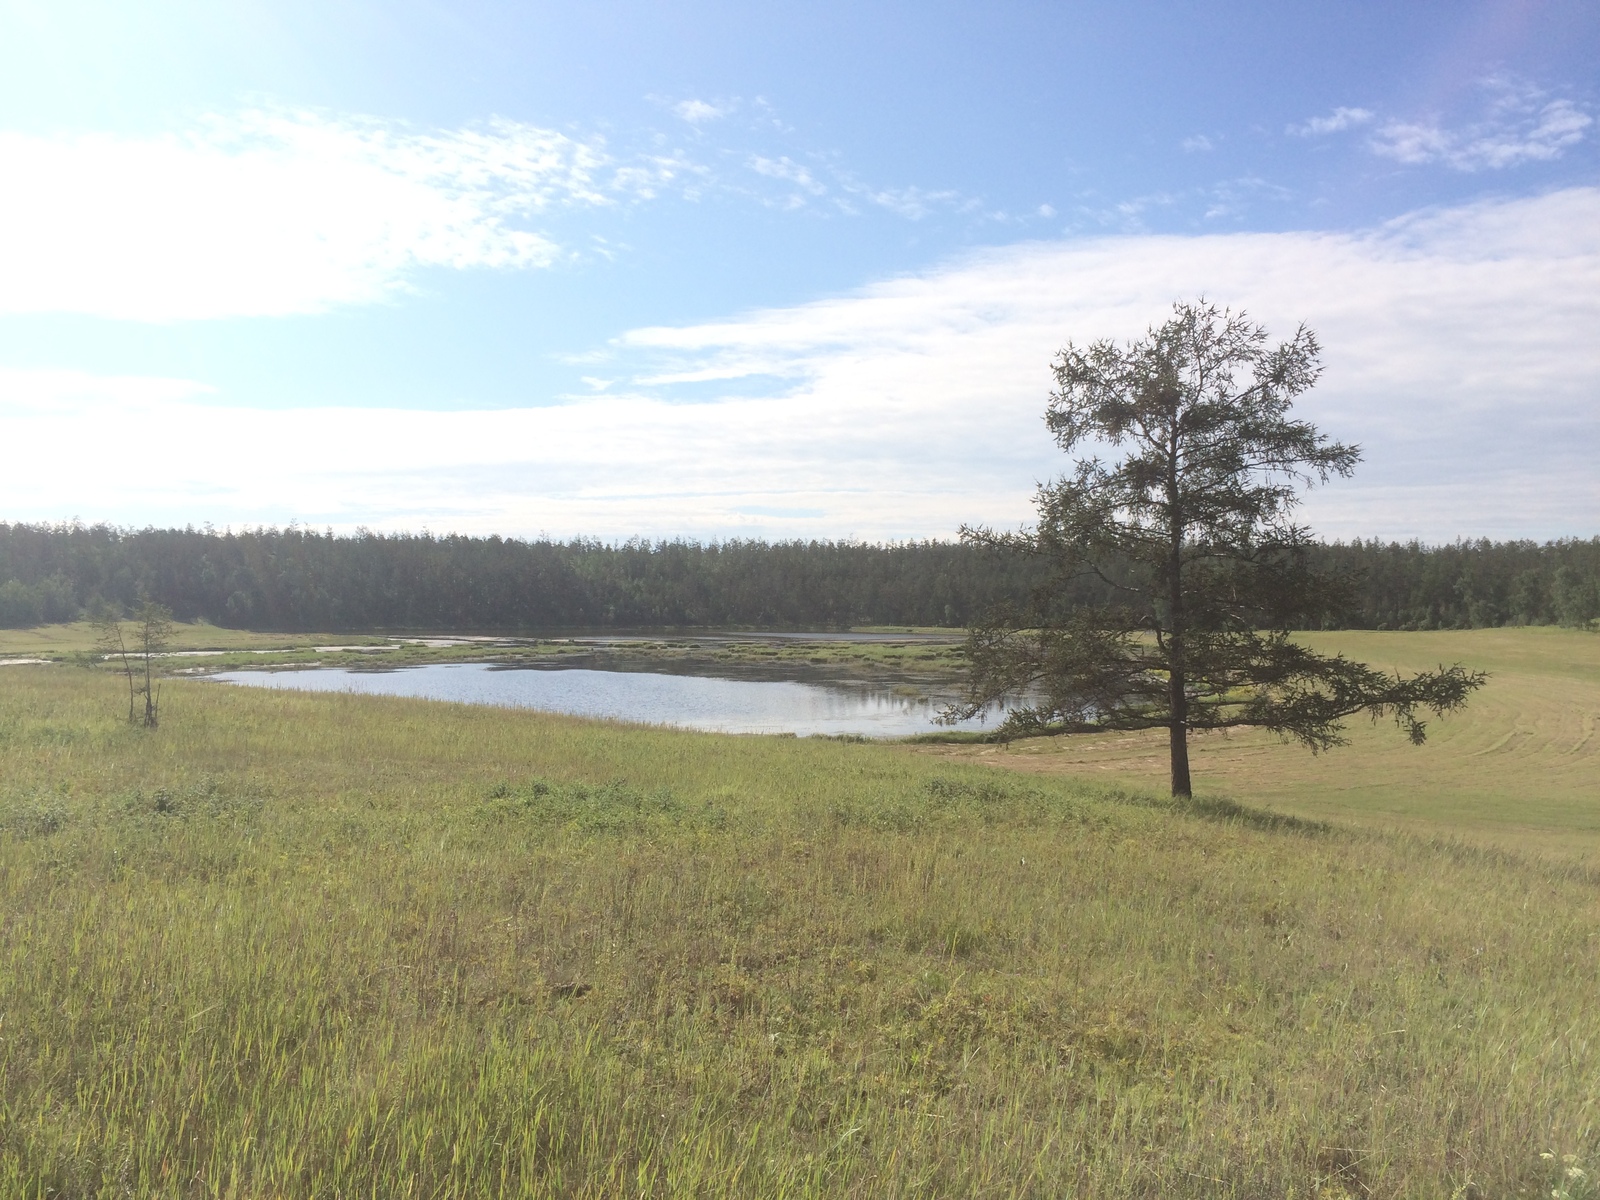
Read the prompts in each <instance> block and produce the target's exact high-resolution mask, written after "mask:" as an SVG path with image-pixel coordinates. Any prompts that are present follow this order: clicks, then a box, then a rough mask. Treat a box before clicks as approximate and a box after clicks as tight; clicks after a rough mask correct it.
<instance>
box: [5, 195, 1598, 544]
mask: <svg viewBox="0 0 1600 1200" xmlns="http://www.w3.org/2000/svg"><path fill="white" fill-rule="evenodd" d="M1202 292H1204V293H1207V294H1209V295H1210V296H1212V297H1214V298H1215V299H1217V300H1219V301H1223V302H1228V303H1233V304H1235V305H1243V306H1245V307H1246V308H1248V309H1249V310H1250V312H1251V313H1252V315H1253V316H1255V317H1257V318H1258V319H1261V320H1264V321H1265V322H1267V324H1268V325H1269V327H1270V328H1271V329H1272V331H1273V332H1274V333H1276V334H1279V335H1286V334H1287V333H1288V332H1289V331H1290V330H1292V328H1293V327H1294V325H1295V324H1296V323H1297V322H1299V321H1301V320H1304V321H1307V322H1309V323H1310V324H1311V325H1312V326H1313V327H1314V328H1315V329H1316V330H1317V331H1318V333H1319V334H1320V335H1321V336H1322V338H1323V341H1324V343H1325V345H1326V346H1327V347H1328V350H1327V365H1328V371H1327V374H1326V376H1325V377H1324V380H1323V382H1322V383H1321V384H1320V385H1319V386H1318V387H1317V389H1316V390H1315V391H1314V392H1312V393H1311V394H1310V395H1309V396H1308V397H1307V398H1306V399H1305V401H1304V403H1303V406H1302V407H1303V411H1304V413H1305V415H1306V416H1308V417H1309V418H1310V419H1312V420H1314V421H1316V422H1318V423H1319V424H1320V425H1321V426H1322V427H1323V428H1325V429H1326V430H1327V431H1328V432H1329V433H1332V434H1333V435H1335V436H1337V437H1340V438H1346V439H1350V440H1354V441H1358V442H1360V443H1362V444H1363V445H1364V446H1365V448H1366V451H1367V461H1366V462H1365V463H1364V464H1363V466H1362V469H1361V470H1360V471H1359V472H1358V474H1357V476H1356V478H1355V479H1354V480H1353V481H1350V482H1341V483H1339V484H1337V485H1335V486H1330V487H1328V488H1325V489H1319V490H1318V491H1316V492H1314V493H1313V494H1312V500H1311V502H1310V504H1309V505H1308V507H1307V509H1306V515H1307V517H1308V519H1309V520H1310V521H1311V523H1312V524H1313V525H1314V527H1316V528H1317V529H1318V530H1319V531H1321V532H1323V533H1326V534H1329V535H1339V536H1346V537H1348V536H1353V535H1357V534H1360V535H1362V536H1371V535H1379V536H1396V537H1409V536H1421V537H1425V538H1430V539H1448V538H1452V537H1455V536H1458V535H1478V534H1488V535H1493V536H1501V537H1506V536H1532V537H1544V536H1551V535H1556V534H1565V533H1581V534H1583V535H1585V536H1587V535H1591V534H1592V533H1593V532H1594V530H1595V528H1597V527H1600V477H1597V476H1596V474H1595V472H1594V469H1593V463H1594V462H1595V461H1596V460H1597V459H1600V417H1597V415H1596V412H1595V408H1594V396H1595V394H1596V391H1597V389H1600V342H1597V341H1596V339H1595V338H1594V337H1593V336H1592V331H1593V330H1594V329H1595V328H1600V190H1596V189H1571V190H1567V191H1563V192H1556V193H1552V194H1549V195H1546V196H1543V197H1540V198H1537V199H1530V200H1518V201H1508V202H1495V203H1483V204H1476V205H1471V206H1467V207H1462V208H1455V209H1447V210H1432V211H1428V212H1424V213H1419V214H1416V215H1413V216H1411V217H1408V218H1405V219H1403V220H1400V221H1396V222H1391V223H1389V224H1387V225H1384V226H1382V227H1379V228H1375V229H1370V230H1366V231H1360V232H1354V233H1274V234H1227V235H1223V234H1211V235H1204V236H1195V237H1174V236H1163V237H1152V236H1136V237H1106V238H1098V239H1093V240H1084V241H1073V242H1038V243H1028V244H1023V245H1018V246H1012V247H1008V248H1005V249H1003V250H993V251H987V252H984V253H980V254H976V255H974V256H972V257H970V258H967V259H964V260H962V261H959V262H956V263H952V264H949V265H947V266H945V267H943V268H940V269H937V270H933V271H929V272H927V273H924V274H919V275H915V276H908V277H905V278H900V279H894V280H889V281H886V282H882V283H879V284H875V285H873V286H871V287H867V288H864V289H862V290H861V291H859V292H856V293H853V294H850V295H846V296H840V297H837V298H834V299H830V300H825V301H820V302H817V303H814V304H807V305H802V306H798V307H793V308H784V309H774V310H767V311H761V312H755V313H749V314H745V315H742V316H738V317H734V318H730V319H728V320H725V321H721V322H716V323H711V324H700V325H692V326H682V327H660V328H650V329H640V330H635V331H633V332H632V333H630V334H627V335H626V336H624V337H622V338H620V339H618V341H617V342H616V343H615V344H614V345H612V346H610V347H608V348H606V350H605V352H604V353H601V354H597V355H594V356H593V361H592V362H591V365H590V366H589V367H588V368H587V370H586V373H587V374H590V375H591V376H592V377H593V378H592V381H590V382H589V385H588V388H586V389H585V394H584V395H582V396H578V397H572V398H569V399H568V400H567V401H566V402H564V403H559V404H555V405H547V406H544V407H536V406H533V405H532V404H530V406H529V407H526V408H520V409H511V410H506V411H496V412H457V411H438V412H427V411H415V410H412V411H398V410H397V411H381V410H373V409H370V408H364V409H355V408H351V409H317V410H307V411H304V412H298V413H297V412H285V411H282V410H278V411H264V410H253V409H239V408H230V407H227V406H226V405H225V404H224V403H222V401H223V400H225V397H221V398H219V397H210V398H205V397H202V396H200V395H199V394H198V390H199V389H200V387H201V385H199V384H187V383H184V382H183V381H138V380H134V381H129V380H111V381H96V380H94V379H92V378H88V377H81V376H73V377H70V378H67V377H56V376H48V377H47V376H39V375H19V374H17V373H12V374H11V375H0V433H3V436H4V438H5V440H6V444H8V445H12V446H29V445H63V444H70V445H72V446H73V454H72V455H71V456H69V457H67V458H65V459H61V458H57V457H54V456H46V455H19V456H14V457H13V459H12V460H10V461H9V462H8V464H7V470H6V472H4V473H3V474H0V512H4V513H6V514H7V515H9V516H11V517H12V518H13V519H17V518H45V517H49V518H53V519H55V518H60V517H61V516H64V515H70V514H72V513H78V514H80V515H82V516H84V517H85V518H88V519H93V518H95V517H107V518H110V519H114V520H118V521H127V522H144V521H176V522H178V523H183V522H186V521H199V520H212V521H215V522H217V523H219V524H221V523H225V522H228V521H232V522H234V523H240V522H245V521H250V522H255V521H263V520H270V521H278V522H283V521H287V520H289V519H291V518H298V519H301V520H304V521H309V522H312V523H314V524H318V525H321V524H332V525H335V526H337V527H343V528H350V527H353V526H356V525H360V524H366V525H370V526H373V527H381V528H417V527H419V526H421V525H424V524H426V525H427V526H429V527H430V528H434V529H459V530H462V531H472V532H490V531H497V532H501V533H516V532H521V533H529V534H531V533H535V532H537V531H539V530H548V531H550V532H553V533H561V534H565V533H588V534H597V535H601V536H608V537H609V536H626V535H629V534H634V533H641V534H661V535H670V534H675V533H681V534H694V535H700V536H708V535H719V534H720V535H729V534H761V535H765V536H779V535H795V536H841V535H857V536H861V537H869V538H879V537H905V536H925V535H939V536H949V535H950V534H952V533H953V532H954V531H955V529H956V528H957V527H958V526H959V525H960V524H961V523H962V522H963V521H969V522H971V521H982V522H991V523H995V524H1000V525H1007V524H1012V523H1015V522H1019V521H1024V520H1026V519H1028V518H1029V516H1030V515H1031V506H1030V495H1031V492H1032V488H1033V484H1034V482H1035V481H1036V480H1039V479H1042V478H1045V477H1047V476H1049V475H1051V474H1053V473H1055V472H1057V471H1059V470H1061V469H1062V467H1063V465H1064V460H1063V459H1062V457H1061V456H1060V454H1059V453H1057V452H1055V451H1054V449H1053V448H1052V446H1051V444H1050V439H1049V437H1048V435H1047V433H1046V431H1045V430H1044V428H1043V424H1042V422H1041V419H1040V417H1041V413H1042V411H1043V405H1044V400H1045V396H1046V394H1047V392H1048V389H1049V385H1050V378H1049V371H1048V364H1049V362H1050V359H1051V357H1052V356H1053V355H1054V354H1055V352H1056V351H1057V350H1058V349H1059V348H1060V347H1061V345H1062V344H1063V343H1064V342H1065V341H1066V340H1067V339H1068V338H1072V339H1075V340H1077V341H1079V342H1082V341H1086V340H1090V339H1093V338H1096V337H1101V336H1109V337H1117V338H1123V337H1130V336H1133V335H1136V334H1138V333H1139V332H1140V331H1141V330H1142V329H1143V328H1144V327H1145V326H1146V325H1147V324H1148V323H1150V322H1153V321H1159V320H1160V319H1162V317H1163V316H1164V314H1165V313H1166V311H1167V310H1168V306H1169V305H1170V303H1171V302H1172V300H1173V299H1175V298H1178V297H1183V296H1194V295H1197V294H1200V293H1202ZM705 380H718V381H721V382H720V384H719V385H718V397H717V398H716V399H714V400H711V401H704V402H696V401H695V397H696V395H697V393H696V388H697V387H699V386H700V383H697V382H696V381H705ZM612 381H615V382H612ZM740 381H742V382H740ZM600 385H604V387H603V389H602V387H601V386H600ZM141 388H142V389H144V391H142V392H140V391H139V389H141ZM97 389H98V390H97ZM730 391H733V392H734V393H735V394H729V393H730ZM595 392H600V393H601V394H595ZM536 399H537V400H538V401H546V400H549V399H550V398H549V397H538V398H536ZM135 401H137V404H135ZM130 405H134V410H133V411H132V412H130V411H129V406H130ZM58 406H64V409H62V410H60V411H58ZM308 427H314V428H315V429H316V430H317V432H318V436H317V437H316V438H314V439H307V438H306V437H305V436H304V431H305V429H306V428H308ZM218 446H225V447H227V450H228V452H227V454H226V455H225V456H219V455H218V454H217V453H216V447H218ZM149 455H159V457H160V461H161V462H162V463H163V470H162V471H161V472H159V473H156V474H154V475H150V474H146V473H139V472H129V471H128V470H127V467H126V464H127V463H129V462H138V461H143V460H144V458H145V456H149Z"/></svg>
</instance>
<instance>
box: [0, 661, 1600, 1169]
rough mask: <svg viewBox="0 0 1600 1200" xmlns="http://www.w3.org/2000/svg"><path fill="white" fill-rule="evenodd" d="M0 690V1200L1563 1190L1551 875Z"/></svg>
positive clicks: (423, 726)
mask: <svg viewBox="0 0 1600 1200" xmlns="http://www.w3.org/2000/svg"><path fill="white" fill-rule="evenodd" d="M0 688H3V690H0V1195H5V1196H7V1197H10V1196H19V1197H23V1196H27V1197H33V1196H41V1197H42V1196H71V1197H80V1196H81V1197H88V1196H107V1197H110V1196H130V1195H131V1196H171V1197H202V1196H239V1197H245V1196H249V1197H290V1196H296V1197H298V1196H307V1197H309V1196H357V1195H360V1196H381V1197H390V1196H417V1197H424V1196H426V1197H436V1196H437V1197H480V1196H602V1195H604V1196H615V1195H649V1196H666V1195H729V1196H734V1195H737V1196H913V1195H915V1196H926V1195H961V1196H969V1195H971V1196H983V1195H1003V1196H1052V1197H1053V1196H1086V1197H1103V1196H1152V1197H1155V1196H1161V1197H1168V1196H1231V1197H1268V1196H1271V1197H1284V1196H1313V1195H1320V1196H1325V1197H1337V1196H1357V1197H1365V1196H1419V1197H1420V1196H1450V1195H1455V1196H1461V1197H1467V1196H1482V1197H1489V1196H1494V1197H1501V1196H1513V1195H1519V1194H1521V1195H1530V1196H1531V1195H1535V1194H1537V1195H1539V1196H1547V1195H1550V1193H1551V1190H1552V1188H1557V1187H1565V1188H1567V1189H1568V1190H1569V1191H1571V1192H1572V1194H1573V1195H1580V1194H1585V1193H1584V1192H1583V1188H1584V1185H1585V1184H1586V1182H1587V1180H1586V1178H1580V1177H1578V1176H1570V1177H1569V1176H1568V1175H1567V1174H1566V1172H1567V1170H1568V1168H1569V1166H1573V1167H1576V1168H1577V1169H1579V1170H1582V1169H1583V1165H1582V1164H1583V1163H1584V1162H1586V1161H1587V1160H1588V1158H1589V1156H1590V1155H1591V1154H1592V1153H1593V1151H1594V1149H1595V1143H1596V1126H1595V1120H1596V1100H1595V1096H1596V1092H1595V1088H1594V1080H1595V1078H1596V1077H1597V1074H1600V1010H1597V1009H1596V1007H1595V1005H1594V1003H1593V996H1594V994H1595V991H1594V989H1595V986H1596V983H1597V979H1596V948H1597V938H1600V891H1597V883H1600V880H1597V878H1596V877H1595V875H1594V874H1592V873H1591V872H1589V871H1587V870H1584V869H1582V868H1579V867H1575V866H1572V865H1570V864H1563V863H1559V862H1551V861H1546V860H1543V859H1540V858H1537V857H1519V856H1517V855H1514V854H1510V853H1503V852H1492V851H1487V850H1483V849H1479V848H1474V847H1471V846H1468V845H1465V844H1462V843H1460V842H1456V841H1451V840H1441V839H1435V838H1422V837H1416V836H1404V835H1392V834H1381V833H1377V832H1370V831H1362V830H1343V829H1339V828H1334V827H1326V826H1318V825H1315V824H1308V823H1305V822H1299V821H1293V820H1287V819H1283V818H1277V817H1272V816H1270V815H1263V814H1260V813H1257V812H1255V811H1253V810H1247V809H1237V808H1231V807H1229V806H1227V805H1223V804H1201V805H1197V806H1195V807H1194V808H1193V809H1190V810H1185V811H1179V810H1175V809H1173V808H1172V807H1171V806H1169V805H1167V804H1165V803H1164V802H1162V801H1160V800H1159V799H1154V798H1151V797H1149V796H1147V795H1140V794H1138V793H1131V794H1116V793H1104V792H1097V791H1091V790H1086V789H1085V788H1084V787H1083V786H1082V785H1081V784H1077V783H1073V782H1071V781H1065V780H1060V779H1053V778H1047V777H1025V776H1021V775H1017V774H997V773H995V772H993V771H991V770H988V769H985V768H983V767H980V766H977V765H973V764H965V763H959V762H956V763H952V762H947V761H940V760H937V759H934V758H930V757H926V756H919V755H916V754H913V753H910V752H908V751H907V750H905V749H903V748H899V747H885V746H875V745H854V744H844V743H837V742H827V741H817V740H797V739H784V738H733V737H719V736H713V735H700V734H693V733H684V732H671V731H664V730H653V729H643V728H627V727H617V726H607V725H601V724H595V723H586V722H581V721H576V720H566V719H561V718H554V717H547V716H541V715H538V714H532V713H526V712H515V711H499V710H489V709H471V708H466V707H458V706H449V705H439V704H431V703H427V702H422V701H407V700H390V699H383V698H374V697H356V696H337V695H297V694H293V693H277V692H264V691H254V690H244V689H239V690H233V689H226V688H223V687H220V686H218V685H214V684H204V683H197V682H184V681H173V682H171V683H169V684H168V685H167V688H168V691H167V692H166V693H164V695H165V700H164V707H163V711H164V722H163V726H162V727H161V728H160V729H159V730H156V731H144V730H139V729H134V728H130V727H128V726H126V725H123V724H120V723H119V722H117V721H116V719H115V717H116V714H117V713H118V711H119V703H120V701H119V696H118V693H117V691H116V687H115V683H114V681H111V680H108V679H105V678H103V677H100V676H97V675H94V674H92V673H90V672H87V671H81V670H76V669H69V668H64V667H56V668H37V669H36V668H6V673H5V674H4V675H3V676H0ZM1325 761H1328V762H1333V761H1336V760H1334V759H1332V758H1330V759H1328V760H1325ZM1542 1153H1543V1154H1548V1155H1554V1156H1556V1157H1553V1158H1545V1157H1541V1154H1542ZM1566 1154H1571V1155H1576V1156H1578V1158H1577V1160H1575V1162H1574V1163H1572V1164H1567V1163H1564V1162H1563V1161H1562V1160H1561V1158H1560V1157H1559V1156H1561V1155H1566Z"/></svg>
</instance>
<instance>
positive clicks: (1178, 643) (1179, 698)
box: [1167, 637, 1193, 800]
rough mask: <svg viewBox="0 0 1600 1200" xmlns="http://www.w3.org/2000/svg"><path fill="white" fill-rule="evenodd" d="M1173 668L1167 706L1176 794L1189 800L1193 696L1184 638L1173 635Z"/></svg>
mask: <svg viewBox="0 0 1600 1200" xmlns="http://www.w3.org/2000/svg"><path fill="white" fill-rule="evenodd" d="M1169 644H1170V646H1171V650H1170V653H1171V656H1172V657H1171V663H1170V665H1171V668H1172V669H1171V670H1170V671H1169V672H1168V674H1167V705H1168V708H1169V710H1170V712H1171V714H1172V724H1171V725H1169V726H1168V727H1167V732H1168V734H1169V735H1170V741H1171V749H1172V794H1173V795H1174V796H1181V797H1182V798H1183V799H1185V800H1187V799H1189V797H1190V796H1191V795H1193V792H1192V791H1191V790H1190V785H1189V697H1188V696H1187V695H1186V694H1185V693H1184V690H1183V689H1184V683H1185V680H1184V673H1183V639H1182V638H1181V637H1180V638H1173V639H1171V642H1170V643H1169Z"/></svg>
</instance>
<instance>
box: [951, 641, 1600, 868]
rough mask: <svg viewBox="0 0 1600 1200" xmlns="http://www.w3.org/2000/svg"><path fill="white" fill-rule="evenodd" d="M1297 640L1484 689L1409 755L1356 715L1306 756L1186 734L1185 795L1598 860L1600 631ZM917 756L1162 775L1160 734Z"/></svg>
mask: <svg viewBox="0 0 1600 1200" xmlns="http://www.w3.org/2000/svg"><path fill="white" fill-rule="evenodd" d="M1297 636H1300V637H1302V638H1304V640H1306V641H1308V642H1310V643H1312V644H1313V645H1314V646H1315V647H1316V648H1317V649H1319V650H1321V651H1323V652H1325V653H1340V652H1342V653H1345V654H1348V655H1350V656H1351V657H1353V658H1356V659H1359V660H1360V661H1362V662H1368V663H1371V664H1373V665H1374V666H1379V667H1383V668H1385V669H1389V670H1395V669H1398V670H1402V671H1419V670H1427V669H1429V668H1432V667H1436V666H1438V665H1439V664H1440V663H1445V664H1449V663H1456V662H1459V663H1462V664H1464V665H1466V666H1468V667H1471V668H1474V669H1476V670H1483V671H1487V672H1489V682H1488V683H1487V684H1486V685H1485V686H1484V687H1483V688H1482V690H1480V691H1479V692H1477V693H1476V694H1474V695H1473V697H1472V700H1471V702H1470V703H1469V704H1468V706H1467V707H1466V708H1465V709H1464V710H1462V711H1461V712H1459V713H1455V714H1452V715H1450V716H1448V717H1445V718H1444V719H1442V720H1430V721H1429V724H1428V742H1427V744H1426V745H1424V746H1420V747H1417V746H1412V745H1410V744H1409V743H1407V742H1406V740H1405V738H1404V737H1401V736H1400V735H1398V734H1397V733H1396V731H1395V728H1394V726H1393V724H1392V723H1390V722H1387V721H1380V722H1378V723H1376V724H1374V723H1373V722H1371V721H1369V720H1367V719H1366V718H1357V719H1355V720H1353V721H1351V722H1350V724H1349V727H1348V729H1347V730H1346V732H1347V734H1348V736H1349V738H1350V745H1348V746H1343V747H1339V748H1336V749H1334V750H1330V751H1328V752H1327V753H1325V754H1321V755H1315V756H1313V755H1311V754H1309V753H1307V752H1306V751H1305V750H1303V749H1301V748H1299V747H1298V746H1292V745H1285V744H1283V743H1282V742H1280V741H1279V740H1278V739H1277V738H1275V737H1273V736H1271V735H1270V734H1264V733H1255V732H1246V733H1240V732H1231V733H1226V734H1211V735H1208V736H1204V737H1197V738H1195V739H1194V741H1193V742H1192V744H1191V750H1190V754H1191V757H1192V759H1193V763H1194V780H1195V789H1196V791H1197V792H1199V793H1201V794H1205V795H1212V796H1227V797H1230V798H1232V799H1236V800H1239V801H1242V802H1245V803H1249V804H1253V805H1260V806H1265V807H1269V808H1271V809H1273V810H1275V811H1280V812H1286V813H1294V814H1297V815H1300V816H1307V817H1314V818H1327V819H1331V820H1338V821H1342V822H1350V821H1359V822H1362V823H1365V824H1368V825H1373V826H1381V827H1390V828H1394V827H1399V828H1410V829H1416V830H1420V831H1423V832H1430V831H1434V830H1447V831H1449V832H1450V833H1452V834H1454V835H1456V836H1463V837H1470V838H1473V839H1474V840H1478V841H1484V842H1488V843H1491V844H1494V845H1498V846H1508V847H1513V848H1518V849H1532V848H1537V849H1540V850H1545V851H1549V852H1552V853H1560V854H1575V855H1581V856H1585V857H1591V858H1596V859H1597V861H1600V735H1597V732H1596V730H1597V727H1600V635H1597V634H1594V633H1584V632H1579V631H1577V630H1570V629H1558V628H1555V627H1550V626H1545V627H1538V628H1524V629H1473V630H1459V631H1439V632H1428V633H1369V632H1361V631H1351V630H1347V631H1343V632H1339V633H1320V634H1302V635H1297ZM923 752H924V753H932V754H936V755H942V756H951V757H955V758H961V759H976V760H978V761H982V762H987V763H990V764H993V765H1000V766H1004V767H1006V768H1008V769H1010V770H1018V771H1028V772H1043V773H1047V774H1059V775H1064V776H1067V777H1072V778H1080V779H1081V778H1093V779H1100V780H1102V781H1104V782H1105V783H1106V784H1108V785H1111V786H1118V787H1129V788H1147V789H1156V788H1160V787H1163V786H1164V785H1165V782H1166V774H1165V772H1166V771H1167V742H1166V733H1165V732H1164V731H1151V732H1147V733H1140V734H1134V735H1128V734H1117V735H1097V736H1094V737H1082V738H1061V739H1043V740H1040V741H1035V742H1019V743H1015V744H1013V745H1012V746H1010V747H1007V748H1004V749H1002V748H999V747H992V746H982V747H927V748H925V749H924V751H923Z"/></svg>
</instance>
